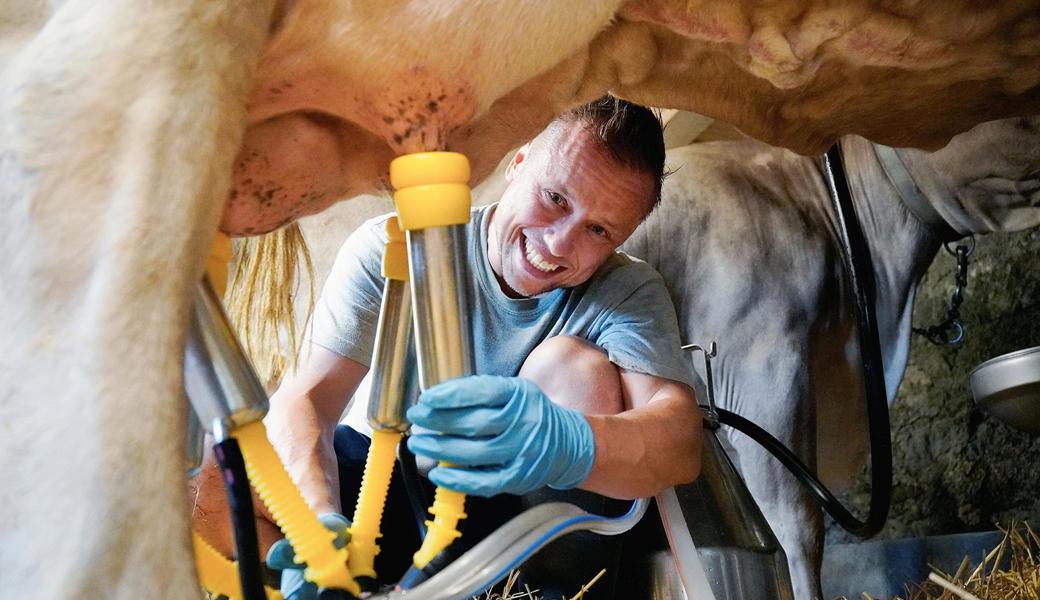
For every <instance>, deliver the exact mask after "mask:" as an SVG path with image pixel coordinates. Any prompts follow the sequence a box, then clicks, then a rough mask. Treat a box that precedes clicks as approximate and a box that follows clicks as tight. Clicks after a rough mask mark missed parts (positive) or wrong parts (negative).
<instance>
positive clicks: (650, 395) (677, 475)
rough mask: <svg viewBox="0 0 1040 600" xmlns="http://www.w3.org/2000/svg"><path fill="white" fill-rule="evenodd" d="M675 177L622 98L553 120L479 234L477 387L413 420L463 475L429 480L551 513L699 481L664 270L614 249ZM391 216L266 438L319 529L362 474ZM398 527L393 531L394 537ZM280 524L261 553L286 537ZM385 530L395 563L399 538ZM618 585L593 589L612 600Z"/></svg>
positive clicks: (288, 387) (473, 244) (352, 244)
mask: <svg viewBox="0 0 1040 600" xmlns="http://www.w3.org/2000/svg"><path fill="white" fill-rule="evenodd" d="M663 169H664V143H663V139H662V135H661V127H660V122H659V121H658V120H657V118H656V117H655V116H654V115H653V114H652V113H651V112H650V111H649V110H647V109H645V108H642V107H638V106H635V105H632V104H629V103H626V102H623V101H619V100H616V99H613V98H609V97H608V98H603V99H601V100H599V101H596V102H594V103H591V104H589V105H586V106H583V107H580V108H578V109H575V110H573V111H570V112H568V113H566V114H564V115H562V116H560V117H558V118H557V119H556V120H555V121H553V123H552V124H550V125H549V127H548V128H546V130H545V131H543V132H542V133H541V134H539V135H538V136H537V137H536V138H535V139H534V140H532V141H531V142H530V143H529V144H527V145H526V146H524V147H523V148H521V149H520V150H519V151H518V152H517V153H516V155H515V156H514V158H513V160H512V162H511V163H510V164H509V166H508V168H507V170H506V177H507V179H508V180H509V182H510V183H509V187H508V188H507V189H506V191H505V193H504V194H503V196H502V198H501V200H500V202H498V203H497V204H494V205H491V206H488V207H484V208H480V209H475V210H474V211H473V214H472V219H471V223H470V224H469V225H468V226H467V244H468V251H469V252H470V254H471V255H470V265H471V269H472V275H473V276H472V279H471V280H470V281H467V282H466V284H467V285H470V286H471V292H472V293H471V294H470V297H471V298H472V299H473V302H474V306H472V307H471V314H472V321H473V335H474V337H473V349H474V354H475V366H476V371H477V373H480V374H481V376H477V377H470V378H460V379H456V380H453V381H449V382H444V383H442V384H440V385H438V386H434V387H432V388H431V389H429V390H426V391H425V392H424V394H423V395H422V397H421V398H420V401H419V403H418V404H417V405H416V406H415V407H413V408H412V409H410V410H409V413H408V416H409V418H410V420H412V422H413V423H415V424H416V425H419V426H422V427H423V428H425V429H427V430H432V432H423V433H415V434H413V435H412V436H411V437H410V439H409V442H408V447H409V448H410V449H411V450H412V451H413V452H415V453H416V454H418V455H422V456H425V457H427V458H431V459H435V460H447V461H450V462H451V463H454V464H455V465H456V466H455V467H452V468H445V467H436V468H434V469H432V470H431V471H430V472H429V475H428V476H429V478H430V480H431V481H433V482H434V483H436V484H438V485H443V486H446V487H448V488H451V489H456V490H459V491H462V492H465V493H467V494H473V495H476V496H493V495H495V494H502V493H508V494H515V495H522V494H532V493H533V494H534V495H535V496H536V497H538V498H539V499H541V498H543V497H545V496H546V495H548V496H550V497H551V496H552V495H553V493H552V492H551V491H550V492H546V491H545V489H544V488H546V487H547V486H548V487H549V488H554V489H570V488H575V487H577V488H580V489H581V490H585V492H595V493H596V494H601V495H604V496H608V497H611V498H626V499H630V498H635V497H641V496H650V495H653V494H656V493H657V492H659V491H661V490H662V489H663V488H665V487H667V486H670V485H675V484H678V483H684V482H688V481H691V480H693V479H694V478H695V477H696V475H697V473H698V469H699V451H700V429H701V424H700V413H699V411H698V409H697V404H696V401H695V399H694V396H693V392H692V388H691V384H692V382H691V373H690V369H689V365H688V363H687V362H686V360H685V358H683V357H682V356H681V355H680V352H679V334H678V327H677V323H676V317H675V311H674V308H673V307H672V305H671V303H670V301H669V298H668V295H667V292H666V290H665V288H664V284H663V281H662V280H661V277H660V276H659V275H658V274H657V273H656V272H655V271H654V270H653V269H651V268H650V267H649V266H647V265H646V264H644V263H642V262H639V261H635V260H633V259H631V258H628V257H627V256H625V255H623V254H620V253H617V252H616V249H617V247H618V246H619V245H620V244H621V243H622V242H624V241H625V239H627V238H628V236H629V235H631V233H632V232H633V231H634V230H635V228H636V226H637V225H638V224H639V223H640V222H641V221H642V220H643V219H644V218H645V217H646V216H647V214H649V212H650V211H651V210H653V208H654V206H655V205H656V203H657V202H658V201H659V199H660V190H661V180H662V178H663ZM385 219H386V217H384V218H382V219H376V220H374V221H370V222H369V223H367V224H365V225H364V226H363V227H361V228H360V229H359V230H358V231H357V232H355V233H354V234H353V235H352V236H351V237H350V239H349V240H348V241H347V242H346V244H345V245H344V246H343V248H342V249H341V250H340V253H339V255H338V257H337V260H336V264H335V266H334V267H333V270H332V273H331V274H330V276H329V279H328V281H327V282H326V285H325V288H324V291H323V293H322V298H321V300H320V302H319V304H318V308H317V311H316V313H315V321H314V326H313V329H312V330H311V332H310V334H309V341H310V347H309V352H308V353H307V354H306V355H305V358H304V361H303V363H302V365H301V367H300V368H299V370H298V371H297V372H296V373H295V374H294V375H292V376H291V377H290V378H288V379H287V380H286V381H285V382H284V383H283V385H282V386H281V388H280V389H279V390H278V391H277V393H276V394H275V395H274V396H273V397H272V399H271V413H270V415H269V417H268V420H267V421H268V430H269V434H270V436H271V439H272V441H273V443H274V444H275V446H276V447H277V448H278V449H279V452H280V453H281V455H282V458H283V460H284V461H285V462H286V466H287V468H288V469H289V471H290V473H291V474H292V476H293V479H294V481H296V482H297V484H298V485H299V487H300V490H301V492H302V493H303V495H304V497H305V498H306V499H307V501H308V503H309V504H310V506H311V507H312V508H313V509H314V510H315V511H316V512H318V513H319V514H321V513H346V514H348V515H349V514H351V513H352V512H353V504H352V502H353V499H352V498H350V497H348V496H350V495H351V494H354V495H356V490H357V485H358V482H357V481H356V479H359V478H360V471H361V469H362V468H363V458H364V454H365V450H366V444H367V438H365V437H364V436H362V435H360V434H358V433H356V432H354V431H352V430H350V429H349V428H346V427H341V428H340V429H339V431H337V430H336V423H337V421H338V420H339V417H340V415H341V414H342V413H343V410H344V408H345V405H346V404H347V401H348V399H349V398H350V397H351V396H352V395H353V393H354V391H355V389H356V388H357V386H358V384H359V382H360V381H361V379H362V377H363V376H364V375H365V373H366V372H367V370H368V364H369V362H370V360H371V354H372V346H373V342H374V335H375V324H376V320H377V317H378V312H379V305H380V296H381V292H382V285H383V282H382V277H381V276H380V259H381V255H382V251H383V245H384V243H385V241H386V240H385V233H383V222H384V221H385ZM485 375H494V376H496V377H487V376H485ZM359 427H363V424H361V425H359ZM337 458H338V461H337ZM337 467H338V468H337ZM341 477H342V478H343V479H344V481H339V479H340V478H341ZM347 479H352V480H354V481H346V480H347ZM341 485H342V488H343V492H342V494H341ZM396 485H399V484H395V486H396ZM581 494H582V493H579V496H581ZM214 495H217V494H214ZM341 495H342V496H343V497H340V496H341ZM390 495H391V498H390V502H391V503H393V502H394V498H395V496H399V495H400V494H398V493H397V489H396V487H395V488H394V489H392V490H391V492H390ZM590 497H591V495H589V494H587V493H586V494H585V495H584V497H583V498H582V501H583V502H585V503H586V504H588V502H589V498H590ZM595 497H597V498H598V496H595ZM510 498H511V497H510V496H497V497H496V498H494V499H492V501H490V502H485V503H483V504H482V503H481V501H480V500H479V499H473V500H472V501H467V512H468V513H470V518H469V519H467V520H465V521H463V523H462V527H463V533H464V536H463V537H464V539H468V540H472V538H473V537H478V538H479V537H480V536H479V535H476V534H475V533H473V532H474V530H480V533H482V534H483V533H486V529H488V528H490V527H491V526H493V525H494V524H497V523H498V522H500V521H502V520H504V517H507V516H509V515H511V514H512V513H513V512H515V510H518V507H513V506H510V505H509V502H510ZM514 500H515V499H514ZM593 504H595V503H594V502H593ZM600 504H602V503H600ZM600 508H602V506H600ZM387 510H388V512H390V513H392V512H394V511H395V510H397V509H396V508H395V507H394V506H392V505H388V507H387ZM405 510H407V509H405ZM485 517H487V518H485ZM399 521H400V519H395V518H392V517H387V518H384V523H387V524H388V526H389V527H391V530H392V528H393V527H394V523H398V522H399ZM262 525H263V524H262ZM270 527H271V526H270V525H268V526H266V527H264V526H262V527H261V537H262V538H264V537H267V538H269V539H270V538H271V537H273V536H277V531H276V530H272V529H271V528H270ZM413 528H414V527H413ZM384 533H385V535H384V537H383V539H382V540H381V541H382V542H383V543H382V545H383V546H384V548H383V553H382V554H381V555H380V558H383V559H386V558H388V557H389V556H391V555H393V554H394V553H395V552H396V550H395V549H394V548H391V547H390V546H392V545H394V544H397V543H398V539H396V538H399V537H400V535H401V534H399V533H398V532H397V531H393V532H391V531H384ZM414 536H415V534H414V533H413V534H412V535H411V537H412V539H413V540H414V539H416V538H415V537H414ZM210 537H212V536H210ZM405 541H406V542H408V541H409V540H405ZM472 541H475V540H472ZM587 543H588V544H595V543H598V542H596V541H588V542H587ZM417 547H418V545H417V541H416V543H415V544H414V545H408V546H407V547H406V551H405V553H403V554H401V556H403V557H404V558H403V559H401V560H404V561H406V560H407V556H408V555H409V554H410V552H411V551H414V550H415V549H417ZM384 555H386V556H384ZM615 560H616V559H615ZM384 562H387V561H386V560H384ZM556 562H557V564H556V565H552V564H548V565H547V566H546V567H545V569H544V571H545V572H546V573H549V575H547V577H550V578H556V577H558V576H559V577H563V575H562V574H561V573H563V572H566V573H569V574H571V575H574V574H577V575H580V578H579V579H577V580H576V583H575V582H574V581H569V582H566V583H561V584H559V585H560V589H561V591H562V592H565V593H567V594H573V593H575V592H576V591H577V589H578V587H577V586H580V585H581V583H584V582H585V581H587V580H588V579H589V577H590V576H591V575H588V573H591V574H592V575H594V574H595V573H596V572H597V571H598V570H599V569H600V568H601V567H605V566H608V565H598V564H597V565H593V564H583V565H581V566H582V567H584V568H576V567H577V566H578V565H560V564H558V563H559V562H560V561H556ZM581 562H583V563H590V561H588V560H584V561H581ZM591 562H594V561H591ZM377 567H378V565H377ZM392 568H393V569H399V568H402V566H401V564H400V562H398V564H395V565H394V566H393V567H392ZM610 570H611V576H612V575H613V572H612V571H613V570H615V569H610ZM572 579H573V578H572ZM551 583H552V582H544V581H543V582H537V584H538V585H540V586H545V585H549V584H551ZM610 587H611V584H600V588H599V589H598V590H597V591H599V592H600V593H601V594H602V596H603V597H609V594H610V593H611V592H610V589H609V588H610ZM546 597H550V596H548V595H547V596H546Z"/></svg>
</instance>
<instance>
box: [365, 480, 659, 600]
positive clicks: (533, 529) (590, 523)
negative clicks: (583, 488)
mask: <svg viewBox="0 0 1040 600" xmlns="http://www.w3.org/2000/svg"><path fill="white" fill-rule="evenodd" d="M649 503H650V501H649V499H646V498H640V499H638V500H636V501H635V502H633V503H632V507H631V508H630V509H629V510H628V512H627V513H625V514H624V515H622V516H620V517H604V516H600V515H593V514H590V513H587V512H585V511H584V510H582V509H580V508H578V507H577V506H574V505H573V504H565V503H562V502H550V503H546V504H540V505H538V506H536V507H534V508H532V509H530V510H527V511H525V512H523V513H522V514H520V515H518V516H516V517H514V518H513V519H511V520H510V521H509V522H508V523H506V524H505V525H503V526H502V527H499V528H498V530H496V531H495V532H494V533H493V534H491V535H490V536H488V537H487V538H485V539H484V540H483V541H482V542H480V543H479V544H477V545H476V546H474V547H473V548H472V549H471V550H470V551H469V552H466V553H465V554H464V555H462V556H461V557H459V558H458V559H457V560H456V561H455V562H453V563H451V564H450V565H448V566H447V567H445V568H444V570H442V571H441V572H440V573H438V574H437V575H435V576H433V577H431V578H430V579H429V580H428V581H426V582H424V583H422V584H421V585H419V586H416V587H414V588H412V589H410V590H399V591H393V592H389V593H386V594H379V595H376V596H374V597H375V598H386V599H388V600H389V599H400V598H405V597H414V598H423V600H462V599H466V598H470V597H472V596H473V595H475V594H479V593H480V592H481V591H482V590H484V589H485V588H487V587H489V586H490V585H492V584H494V583H495V582H496V581H498V580H500V579H502V578H503V577H505V576H506V575H507V574H508V573H509V571H510V570H512V569H515V568H516V567H518V566H520V564H522V563H523V562H524V561H525V560H527V559H528V558H530V557H531V556H532V555H533V554H534V553H536V552H538V550H540V549H542V548H543V547H545V546H546V545H547V544H548V543H549V542H551V541H553V540H555V539H556V538H558V537H560V536H562V535H565V534H567V533H570V532H572V531H578V530H586V531H591V532H593V533H598V534H600V535H618V534H620V533H624V532H626V531H628V530H629V529H631V528H632V527H634V526H635V524H636V523H638V522H639V520H640V519H641V518H642V517H643V514H644V513H646V509H647V506H649Z"/></svg>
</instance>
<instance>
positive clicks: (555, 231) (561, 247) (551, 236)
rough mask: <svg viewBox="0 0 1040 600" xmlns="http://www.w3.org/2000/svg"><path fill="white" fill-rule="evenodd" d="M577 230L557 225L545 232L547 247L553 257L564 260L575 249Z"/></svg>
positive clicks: (568, 226)
mask: <svg viewBox="0 0 1040 600" xmlns="http://www.w3.org/2000/svg"><path fill="white" fill-rule="evenodd" d="M575 235H576V228H575V227H573V226H570V225H555V226H553V227H550V228H549V229H548V230H546V232H545V247H546V248H547V249H548V250H549V252H550V253H552V255H553V256H556V257H559V258H563V257H566V256H568V255H570V253H571V250H573V249H574V243H575Z"/></svg>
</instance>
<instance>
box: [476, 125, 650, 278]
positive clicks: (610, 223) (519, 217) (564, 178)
mask: <svg viewBox="0 0 1040 600" xmlns="http://www.w3.org/2000/svg"><path fill="white" fill-rule="evenodd" d="M506 177H507V178H509V179H510V184H509V187H508V188H507V189H506V191H505V193H504V194H503V196H502V199H501V201H500V203H499V205H498V207H497V208H496V209H495V212H494V213H493V215H492V220H491V225H490V229H489V236H488V259H489V260H490V262H491V268H492V269H493V270H494V271H495V274H496V275H497V276H498V280H499V284H500V285H501V286H502V290H503V291H504V292H505V293H506V294H508V295H510V296H512V297H524V296H534V295H536V294H541V293H543V292H547V291H549V290H553V289H556V288H560V287H572V286H576V285H579V284H581V283H584V282H585V281H587V280H588V279H589V278H590V277H591V276H592V274H593V273H595V272H596V269H598V268H599V267H600V265H602V264H603V262H604V261H606V260H607V258H608V257H609V256H610V255H611V254H612V253H613V252H614V250H615V249H616V248H617V247H618V246H619V245H620V244H621V243H622V242H624V241H625V240H626V239H627V238H628V236H629V235H631V234H632V232H633V231H634V230H635V228H636V226H637V225H639V223H640V221H642V219H643V217H644V216H645V215H646V213H647V211H648V210H649V208H650V203H651V197H652V194H653V189H654V179H653V176H651V175H650V174H648V173H642V172H638V171H634V170H632V169H629V168H627V167H624V166H622V165H620V164H618V163H617V162H616V161H615V160H614V159H613V158H612V157H611V156H610V153H609V152H608V151H607V150H606V149H604V148H602V147H601V146H600V145H599V143H598V142H597V141H596V140H595V139H594V138H593V137H592V136H590V135H589V134H588V133H587V132H586V131H585V129H584V128H583V127H582V126H581V125H580V124H575V123H563V124H558V125H556V126H554V127H552V128H550V129H549V130H547V131H545V132H543V133H542V134H541V135H540V136H539V138H538V139H536V140H535V141H533V142H532V143H531V144H528V146H525V147H524V148H523V149H521V150H520V151H519V152H517V155H516V157H514V159H513V162H512V163H511V164H510V166H509V168H508V169H507V171H506Z"/></svg>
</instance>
